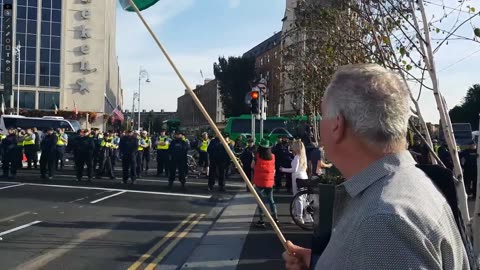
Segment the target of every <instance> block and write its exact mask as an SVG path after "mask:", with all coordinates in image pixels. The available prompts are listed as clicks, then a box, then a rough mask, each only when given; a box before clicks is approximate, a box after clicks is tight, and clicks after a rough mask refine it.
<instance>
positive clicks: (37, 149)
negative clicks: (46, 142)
mask: <svg viewBox="0 0 480 270" xmlns="http://www.w3.org/2000/svg"><path fill="white" fill-rule="evenodd" d="M33 134H34V135H35V156H34V157H33V167H34V168H35V169H37V168H38V156H39V155H40V133H38V129H37V128H36V127H34V128H33Z"/></svg>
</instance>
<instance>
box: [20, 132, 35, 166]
mask: <svg viewBox="0 0 480 270" xmlns="http://www.w3.org/2000/svg"><path fill="white" fill-rule="evenodd" d="M35 139H36V137H35V134H33V133H32V134H29V133H27V134H26V135H25V137H24V140H23V145H24V148H25V156H26V157H27V164H28V166H27V168H29V169H31V168H32V164H34V163H35V156H36V155H37V146H36V145H35Z"/></svg>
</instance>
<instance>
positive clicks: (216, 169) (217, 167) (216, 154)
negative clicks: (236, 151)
mask: <svg viewBox="0 0 480 270" xmlns="http://www.w3.org/2000/svg"><path fill="white" fill-rule="evenodd" d="M223 137H224V138H225V140H226V141H227V144H228V145H229V147H230V149H233V147H232V145H231V143H230V139H229V138H230V135H229V134H228V133H225V134H223ZM207 151H208V153H209V157H210V175H209V177H208V190H209V191H213V187H214V186H215V178H216V177H218V186H219V187H220V191H221V192H225V174H226V173H227V167H228V164H229V163H230V157H229V156H228V154H227V151H226V150H225V148H224V147H223V145H222V143H221V142H220V139H219V138H215V139H213V140H212V141H211V142H210V145H209V146H208V150H207Z"/></svg>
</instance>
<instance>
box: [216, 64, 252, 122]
mask: <svg viewBox="0 0 480 270" xmlns="http://www.w3.org/2000/svg"><path fill="white" fill-rule="evenodd" d="M213 72H214V74H215V78H216V79H217V80H218V82H219V90H220V98H221V100H222V105H223V112H224V113H225V116H226V117H230V116H238V115H241V114H247V113H249V110H248V108H247V106H246V105H245V103H244V102H243V101H244V100H245V96H246V95H247V93H248V92H250V90H251V86H250V83H251V82H252V81H253V80H254V79H255V59H254V58H244V57H229V58H228V60H227V59H225V57H219V58H218V63H215V64H214V65H213Z"/></svg>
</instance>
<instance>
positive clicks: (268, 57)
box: [267, 54, 270, 63]
mask: <svg viewBox="0 0 480 270" xmlns="http://www.w3.org/2000/svg"><path fill="white" fill-rule="evenodd" d="M267 63H270V54H269V55H267Z"/></svg>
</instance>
